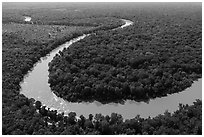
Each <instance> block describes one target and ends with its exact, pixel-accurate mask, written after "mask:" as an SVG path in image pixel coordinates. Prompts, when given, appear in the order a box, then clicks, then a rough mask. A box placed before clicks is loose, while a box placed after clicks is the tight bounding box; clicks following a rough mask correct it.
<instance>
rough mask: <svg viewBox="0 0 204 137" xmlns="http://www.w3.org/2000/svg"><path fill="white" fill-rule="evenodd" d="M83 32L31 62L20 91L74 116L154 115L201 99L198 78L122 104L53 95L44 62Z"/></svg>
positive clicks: (54, 108)
mask: <svg viewBox="0 0 204 137" xmlns="http://www.w3.org/2000/svg"><path fill="white" fill-rule="evenodd" d="M122 20H123V21H124V22H125V24H124V25H122V26H121V27H119V28H124V27H127V26H129V25H132V24H133V22H132V21H129V20H124V19H122ZM86 36H87V35H85V34H84V35H82V36H80V37H78V38H75V39H72V40H70V41H68V42H66V43H65V44H63V45H60V46H59V47H58V48H56V49H54V50H53V51H52V52H51V53H50V54H49V55H47V56H46V57H44V58H41V60H40V61H39V62H38V63H36V64H35V66H34V67H33V69H32V70H31V71H30V72H28V74H27V75H26V76H25V77H24V80H23V81H22V83H21V92H20V93H22V94H24V95H25V96H26V97H28V98H34V99H35V100H36V101H37V100H39V101H41V102H42V104H43V105H45V106H47V107H48V108H51V109H53V110H58V112H64V113H65V114H67V113H69V112H71V111H74V112H76V114H77V115H78V116H80V115H84V116H85V117H88V115H89V114H93V115H95V114H97V113H101V114H103V115H110V114H111V113H113V112H115V113H118V114H121V115H122V116H123V118H124V119H130V118H134V117H135V116H136V115H137V114H140V116H141V117H144V118H147V117H148V116H151V117H154V116H156V115H158V114H162V113H164V112H165V111H166V110H168V111H169V112H173V111H175V110H177V109H178V105H179V103H183V104H189V105H191V104H193V102H194V101H195V100H196V99H202V79H199V80H198V81H195V82H194V83H193V84H192V86H191V87H190V88H187V89H186V90H185V91H183V92H180V93H175V94H172V95H168V96H166V97H162V98H156V99H153V100H150V101H149V102H148V103H145V102H135V101H131V100H126V101H125V102H124V104H117V103H109V104H105V105H104V104H101V103H100V102H97V101H94V102H92V103H87V102H81V103H71V102H68V101H65V100H63V99H62V98H59V97H57V96H56V95H55V94H54V93H53V92H52V91H51V89H50V87H49V84H48V74H49V73H48V63H49V62H51V61H52V59H53V57H54V56H55V55H56V54H57V53H58V52H59V51H62V50H63V49H64V48H65V47H69V46H70V45H72V44H73V43H75V42H77V41H79V40H81V39H83V38H85V37H86Z"/></svg>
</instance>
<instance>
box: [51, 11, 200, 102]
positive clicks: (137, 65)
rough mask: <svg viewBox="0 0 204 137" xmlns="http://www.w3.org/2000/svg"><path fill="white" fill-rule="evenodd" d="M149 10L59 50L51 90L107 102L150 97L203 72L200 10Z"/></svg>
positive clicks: (181, 86) (73, 98)
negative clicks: (119, 26)
mask: <svg viewBox="0 0 204 137" xmlns="http://www.w3.org/2000/svg"><path fill="white" fill-rule="evenodd" d="M167 13H169V12H167ZM170 13H171V12H170ZM149 14H150V13H141V14H140V16H139V17H141V18H140V19H138V16H136V17H135V18H132V21H133V22H134V25H133V26H130V27H128V28H124V29H121V30H116V31H100V32H98V33H96V34H93V35H90V36H89V37H88V38H86V39H84V40H81V41H80V42H78V43H75V44H73V45H72V46H70V47H69V48H67V49H64V50H63V51H62V52H60V53H59V55H57V56H56V57H55V58H54V59H53V60H52V62H51V63H50V64H49V67H50V68H49V72H50V75H49V83H50V85H51V88H52V90H53V91H54V93H55V94H56V95H58V96H60V97H62V98H64V99H67V100H68V101H74V102H78V101H92V100H97V101H101V102H104V103H105V102H112V101H118V100H122V99H124V100H126V99H132V100H137V101H139V100H148V99H150V98H155V97H161V96H166V95H167V94H171V93H175V92H179V91H183V90H184V89H186V88H187V87H189V86H191V84H192V83H193V81H194V80H196V79H197V78H200V77H201V74H202V52H201V51H202V50H201V47H202V44H201V43H202V41H201V37H202V32H201V14H200V13H194V12H193V13H190V12H186V13H180V12H179V11H178V14H176V15H175V14H164V13H158V12H157V10H156V11H151V15H149ZM190 15H192V16H190Z"/></svg>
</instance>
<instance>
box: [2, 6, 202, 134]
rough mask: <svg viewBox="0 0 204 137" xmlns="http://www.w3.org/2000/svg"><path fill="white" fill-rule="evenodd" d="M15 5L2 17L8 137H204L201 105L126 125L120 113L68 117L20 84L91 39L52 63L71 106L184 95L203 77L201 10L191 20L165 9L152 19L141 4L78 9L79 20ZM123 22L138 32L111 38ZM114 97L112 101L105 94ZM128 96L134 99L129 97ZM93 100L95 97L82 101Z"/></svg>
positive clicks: (71, 14) (56, 10)
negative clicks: (39, 66)
mask: <svg viewBox="0 0 204 137" xmlns="http://www.w3.org/2000/svg"><path fill="white" fill-rule="evenodd" d="M11 4H12V3H11ZM14 4H15V8H9V6H7V3H3V13H2V24H3V25H2V134H4V135H7V134H10V135H11V134H30V135H31V134H33V135H35V134H38V135H39V134H56V135H57V134H82V135H83V134H202V101H201V100H197V101H195V102H194V104H193V105H190V106H189V105H182V104H180V105H179V109H178V110H177V111H175V112H174V113H172V114H171V113H169V112H166V113H164V114H161V115H158V116H157V117H154V118H150V117H149V118H147V119H144V118H141V117H140V116H136V117H135V118H132V119H129V120H123V118H122V116H121V115H120V114H116V113H112V114H111V115H110V116H108V115H107V116H103V115H101V114H96V115H95V116H93V115H92V114H90V115H89V117H87V118H85V117H84V116H83V115H81V116H80V118H76V113H74V112H70V113H69V115H68V116H65V115H64V114H63V113H62V114H59V113H57V111H56V110H55V111H54V110H50V109H46V107H45V106H43V105H42V103H41V102H39V101H37V100H34V99H32V98H30V99H28V98H27V97H25V96H24V95H23V94H20V82H21V81H22V80H23V78H24V76H25V74H27V73H28V71H29V70H30V69H32V67H33V66H34V64H35V63H36V62H37V61H39V59H40V58H41V57H43V56H46V54H48V53H49V52H50V51H51V50H53V49H54V48H56V47H57V46H59V45H60V44H62V43H64V42H66V41H68V40H70V39H72V38H75V37H77V36H79V35H81V34H83V33H91V32H95V34H94V35H90V36H89V37H87V38H86V39H84V40H82V41H80V42H78V43H76V44H74V45H72V46H71V47H69V48H68V49H65V50H64V51H62V52H60V53H59V55H57V56H56V57H55V58H54V60H53V61H52V62H51V63H50V69H49V71H50V80H49V82H50V83H51V88H52V89H53V91H54V92H55V93H56V95H58V96H62V95H63V96H64V98H66V99H67V100H70V101H81V100H88V101H90V100H93V99H95V100H100V98H99V97H98V96H101V97H102V98H101V101H105V102H107V101H108V102H109V101H114V100H118V99H119V100H120V99H128V98H129V99H135V100H138V99H139V100H146V99H149V98H154V97H158V96H163V95H165V94H166V93H173V92H179V91H182V90H183V89H185V88H186V87H189V86H191V84H192V81H193V80H196V79H197V78H199V77H201V73H202V72H201V70H202V64H201V62H202V57H201V46H202V45H201V35H202V31H201V24H202V18H201V10H200V9H201V8H200V6H199V7H198V8H197V9H194V8H193V9H194V10H188V12H187V13H186V10H184V11H183V8H184V7H185V4H184V7H183V8H177V11H175V10H172V9H171V10H170V11H168V8H167V9H165V8H166V7H165V6H164V9H163V10H164V11H165V12H162V13H163V14H162V13H161V12H160V11H157V10H155V11H154V12H152V11H151V8H149V7H148V6H147V7H148V8H147V9H148V10H147V11H143V10H142V9H143V8H139V7H140V6H136V7H137V9H136V8H135V7H134V6H133V5H137V4H131V5H130V4H127V5H126V6H122V5H120V6H114V4H113V6H107V7H106V8H107V9H104V8H103V6H98V7H97V6H96V7H94V6H89V4H87V5H86V4H85V5H84V4H82V5H80V4H79V5H78V6H77V8H78V9H83V5H84V9H83V10H85V11H84V12H76V11H75V12H73V11H72V10H75V8H73V7H75V6H73V7H69V6H68V5H72V4H65V5H63V4H62V5H61V6H58V8H56V7H57V6H56V5H55V6H53V7H55V8H53V7H52V8H51V9H49V8H45V7H47V5H46V4H45V5H43V4H40V5H39V4H36V5H37V6H36V5H35V4H33V5H32V4H27V8H22V7H21V6H20V7H18V6H19V5H22V3H19V5H18V4H16V3H14ZM24 4H25V5H26V3H24ZM25 5H24V6H25ZM30 5H31V7H29V6H30ZM50 5H52V4H50ZM73 5H74V4H73ZM66 6H68V9H70V10H71V11H72V12H69V14H68V13H66V12H62V10H63V8H66ZM25 7H26V6H25ZM87 7H91V8H87ZM99 7H100V8H99ZM116 7H118V8H116ZM127 7H130V8H127ZM150 7H151V6H150ZM173 7H174V6H173ZM190 7H191V6H190ZM196 7H197V6H196ZM156 9H158V10H161V9H160V8H156ZM184 9H185V8H184ZM188 9H191V8H188ZM178 10H180V12H178ZM167 13H168V14H167ZM155 14H156V16H155ZM190 15H191V16H190ZM24 16H31V17H32V20H33V24H31V23H27V22H25V21H23V19H24ZM120 18H127V19H130V20H132V21H134V26H132V27H128V28H124V29H121V30H115V31H108V29H110V28H115V27H117V26H120V25H121V24H122V23H123V22H121V21H120V20H119V19H120ZM105 20H106V21H105ZM172 22H173V23H172ZM165 23H166V24H165ZM68 25H71V26H68ZM73 25H74V26H73ZM76 26H77V27H76ZM79 30H80V31H79ZM48 33H52V37H49V35H48ZM99 47H100V48H99ZM121 51H123V52H121ZM96 53H97V54H96ZM60 63H62V65H61V64H60ZM65 63H66V64H65ZM63 74H66V75H63ZM82 74H83V75H82ZM108 76H109V77H108ZM55 77H57V79H55ZM87 77H89V79H88V78H87ZM170 77H171V78H170ZM109 79H111V80H109ZM167 79H168V80H171V81H168V82H166V81H165V80H167ZM80 80H82V81H80ZM100 81H101V82H103V83H99V82H100ZM67 83H69V84H71V85H72V89H74V90H72V89H70V88H68V87H67V86H68V85H67ZM83 84H85V85H83ZM138 84H139V85H138ZM90 85H95V86H90ZM59 86H61V87H63V88H60V90H61V91H59ZM167 87H168V88H167ZM75 89H77V90H75ZM70 91H71V92H70ZM101 91H102V92H101ZM107 91H108V92H109V93H110V98H108V96H107V95H105V94H104V93H107ZM124 91H128V92H127V93H126V94H129V95H125V96H123V97H122V96H121V94H122V95H124V94H125V92H124ZM138 91H139V92H138ZM151 91H152V92H151ZM162 91H164V92H162ZM84 93H85V94H84ZM90 93H91V94H92V95H93V96H87V97H88V98H83V97H82V96H81V95H82V94H84V95H87V94H90ZM144 93H145V94H144ZM113 96H114V97H113Z"/></svg>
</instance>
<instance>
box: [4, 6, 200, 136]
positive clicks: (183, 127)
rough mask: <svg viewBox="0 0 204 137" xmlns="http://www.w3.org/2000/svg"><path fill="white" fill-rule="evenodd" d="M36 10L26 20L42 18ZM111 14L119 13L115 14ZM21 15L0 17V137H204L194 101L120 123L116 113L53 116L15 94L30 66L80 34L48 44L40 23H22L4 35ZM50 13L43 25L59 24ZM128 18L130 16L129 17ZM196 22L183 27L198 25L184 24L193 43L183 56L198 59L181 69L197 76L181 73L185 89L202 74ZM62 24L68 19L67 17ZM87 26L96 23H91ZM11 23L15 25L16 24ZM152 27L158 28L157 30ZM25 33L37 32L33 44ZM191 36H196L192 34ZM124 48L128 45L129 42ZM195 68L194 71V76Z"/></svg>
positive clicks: (11, 13) (131, 13) (11, 12)
mask: <svg viewBox="0 0 204 137" xmlns="http://www.w3.org/2000/svg"><path fill="white" fill-rule="evenodd" d="M3 8H4V6H3ZM113 9H114V8H113ZM125 9H126V8H125ZM184 9H185V8H184ZM7 10H9V12H5V11H7ZM35 10H36V9H35V8H33V9H32V12H33V13H30V16H31V15H32V14H34V13H37V14H35V15H36V16H37V15H38V16H39V17H40V14H41V13H40V12H35ZM114 10H115V11H117V10H116V9H114ZM114 10H113V11H114ZM25 11H27V10H26V9H24V10H18V9H13V10H12V9H6V10H3V18H2V20H3V23H2V24H3V26H2V29H3V30H2V134H3V135H8V134H9V135H12V134H13V135H14V134H19V135H20V134H30V135H31V134H32V135H35V134H38V135H42V134H52V135H53V134H55V135H59V134H72V135H73V134H82V135H83V134H202V101H201V100H197V101H195V102H194V104H193V105H190V106H189V105H179V110H177V111H175V112H174V113H172V114H170V113H168V112H166V113H165V114H163V115H159V116H157V117H155V118H147V119H143V118H140V117H139V116H136V117H135V118H133V119H130V120H126V121H123V118H122V116H121V115H120V114H116V113H112V114H111V116H102V115H101V114H96V115H95V116H93V115H92V114H90V115H89V117H88V118H85V117H83V116H80V119H78V120H77V119H76V113H74V112H70V113H69V115H68V116H64V114H63V113H62V114H57V111H56V110H55V111H54V110H49V109H48V110H46V109H45V108H46V107H45V106H42V105H41V102H39V101H35V100H34V99H32V98H31V99H28V98H27V97H25V96H24V95H22V94H20V93H19V91H20V85H19V84H20V82H21V81H22V80H23V78H24V75H25V74H27V72H28V71H29V70H30V69H31V68H32V67H33V65H34V64H35V63H36V62H37V61H38V60H39V59H40V58H41V57H43V56H45V55H46V54H48V53H49V52H50V51H51V50H53V49H54V48H55V47H57V46H58V45H60V44H62V43H64V42H65V41H68V40H70V39H72V38H74V37H77V36H79V35H81V34H82V33H79V32H77V33H75V32H74V31H73V32H71V33H70V35H68V36H67V35H66V36H63V35H62V37H61V38H57V39H54V40H53V39H51V40H48V41H46V37H47V36H46V37H44V35H47V34H43V33H38V32H40V31H39V30H40V29H41V28H40V27H42V26H40V24H38V25H37V27H39V28H35V27H36V26H34V27H33V26H32V25H31V24H23V25H22V24H18V25H17V26H21V25H22V26H21V29H19V30H15V29H14V30H13V31H12V30H11V32H10V31H8V30H7V31H5V28H6V25H12V23H11V22H13V20H16V19H17V20H18V19H20V18H18V17H21V16H22V17H23V16H24V14H26V15H27V13H26V12H25ZM94 11H95V10H94ZM29 12H30V11H29ZM117 12H118V11H117ZM117 12H116V13H115V14H117ZM53 13H54V12H53V11H52V12H49V10H48V9H46V11H44V12H43V13H42V14H43V15H44V14H45V15H47V16H46V17H48V18H46V19H45V20H48V21H53V20H52V19H53V18H56V17H58V18H57V19H56V20H59V16H55V15H56V14H53ZM87 13H88V11H87ZM89 13H92V14H91V16H93V18H97V16H99V15H100V14H101V11H99V12H93V11H92V12H90V11H89ZM118 13H121V11H119V12H118ZM123 13H124V12H123ZM127 13H128V14H129V15H127ZM192 13H194V12H192ZM192 13H185V12H184V13H182V14H184V15H187V14H192ZM94 14H97V16H96V17H95V16H94ZM106 14H108V13H105V12H104V15H106ZM197 14H198V15H200V11H199V12H196V15H197ZM57 15H59V14H57ZM69 15H70V14H69ZM72 15H73V16H76V17H77V16H82V15H81V14H79V15H78V14H72ZM143 15H151V12H149V13H145V14H143ZM73 16H72V17H73ZM120 16H121V17H122V18H125V17H127V19H130V20H131V18H133V16H135V17H139V18H138V21H141V19H142V18H144V16H140V15H139V14H138V15H137V14H136V12H135V11H134V10H133V9H129V10H128V12H126V13H124V15H120ZM120 16H118V15H117V16H116V15H115V16H114V15H113V17H116V18H118V17H120ZM128 16H129V17H128ZM151 16H152V15H151ZM13 17H16V18H13ZM31 17H32V16H31ZM49 17H51V19H49ZM110 17H111V15H110ZM121 17H120V18H121ZM188 17H189V16H188ZM199 17H200V16H198V17H197V16H192V18H191V21H190V20H188V18H187V22H188V21H189V22H190V23H197V24H196V25H194V27H192V26H189V24H188V23H187V24H186V25H187V26H188V27H190V28H191V27H192V28H191V29H192V30H189V32H190V34H192V36H193V37H192V36H191V38H193V39H190V40H192V41H190V43H191V45H190V46H189V47H186V51H187V53H186V54H188V52H189V51H191V50H193V51H195V52H193V53H196V55H194V54H192V55H193V56H192V57H191V56H189V59H191V58H194V56H196V59H195V60H194V61H195V64H194V63H193V64H192V66H184V68H185V67H187V68H188V67H190V68H191V67H192V69H190V70H193V72H197V73H193V74H192V75H190V76H189V75H188V74H189V73H190V72H186V73H187V74H185V76H186V77H187V78H188V79H187V83H188V84H189V82H188V81H189V78H190V79H193V80H194V79H197V77H201V75H200V74H201V70H200V64H199V63H201V62H202V59H201V57H200V54H201V47H200V46H201V39H199V37H200V36H201V28H200V27H201V26H200V25H201V23H200V21H201V19H200V18H199ZM32 18H33V17H32ZM73 18H74V17H73ZM197 18H198V20H197ZM182 19H184V18H182ZM64 20H66V18H65V19H64ZM143 21H144V20H143ZM14 22H15V21H14ZM16 22H17V21H16ZM91 22H94V19H93V20H92V21H91ZM136 22H137V21H136ZM161 22H162V21H161ZM20 23H21V22H20ZM60 23H61V22H60ZM14 24H15V25H16V23H14ZM97 24H98V22H97ZM110 24H112V25H113V26H114V27H115V25H116V26H117V25H118V23H116V24H115V23H113V22H111V23H110ZM119 24H120V23H119ZM138 24H142V23H141V22H138V23H137V25H138ZM4 25H5V26H4ZM24 25H25V26H27V25H28V26H27V27H25V26H24ZM29 25H31V26H32V27H29ZM55 25H56V24H55ZM58 25H59V24H58ZM143 25H144V27H142V26H141V25H138V28H139V30H138V31H140V32H146V31H147V30H148V29H147V30H145V28H146V27H147V28H148V26H147V24H146V25H145V24H143ZM92 27H93V26H92ZM155 27H156V28H157V26H155ZM155 27H153V28H155ZM183 27H184V28H185V27H186V26H183ZM9 28H10V27H9ZM24 28H25V29H24ZM105 28H108V29H110V28H112V27H111V25H110V26H106V27H105ZM29 29H31V30H33V31H34V30H35V29H37V30H38V31H36V32H35V34H36V35H35V37H36V39H31V38H30V37H27V36H29V35H30V34H31V31H30V30H29ZM46 29H47V30H48V31H49V29H51V28H49V27H47V28H46ZM53 29H54V30H55V27H54V28H52V29H51V30H53ZM129 29H131V28H129ZM182 29H183V28H182ZM22 30H24V31H25V33H21V32H22ZM127 30H128V29H127ZM90 31H91V32H92V31H93V30H92V29H90V28H88V30H87V29H86V28H84V30H83V33H90ZM130 31H131V30H130ZM138 31H137V32H138ZM46 32H47V31H46ZM115 32H116V31H115ZM118 32H120V33H123V29H122V30H118ZM29 33H30V34H29ZM96 33H97V35H96V36H95V37H96V38H97V39H98V36H100V37H101V38H103V34H107V32H106V31H96ZM108 33H109V34H112V33H114V32H111V31H108ZM182 33H183V32H181V35H182ZM195 33H196V35H194V34H195ZM20 34H21V35H20ZM66 34H68V32H66ZM107 35H108V34H107ZM135 35H136V34H135ZM39 36H42V39H39ZM118 36H120V37H123V36H122V35H118ZM91 37H92V36H91ZM100 37H99V38H100ZM135 37H136V36H134V38H135ZM89 38H90V37H89ZM116 38H117V36H116ZM125 39H126V37H125ZM138 39H141V40H142V41H143V40H145V39H149V37H148V36H146V35H144V34H143V35H142V36H141V35H140V36H138ZM130 40H131V38H130ZM163 40H164V41H162V42H165V39H163ZM188 40H189V39H188V38H187V39H185V40H184V43H183V44H185V42H186V43H188V42H189V41H188ZM43 41H44V42H43ZM82 41H83V42H85V41H86V40H82ZM90 42H95V41H93V40H91V41H90ZM106 42H108V41H106ZM171 42H173V41H171ZM180 42H183V40H181V41H180ZM107 44H108V43H107ZM118 44H119V43H118ZM130 44H131V42H130ZM79 45H80V44H79ZM127 45H129V44H128V43H127ZM139 45H141V44H139ZM75 46H77V44H75V45H73V46H72V47H75ZM141 46H145V45H144V44H142V45H141ZM119 47H120V46H119ZM130 47H131V46H130ZM194 49H195V50H194ZM177 50H178V52H180V50H181V49H177ZM99 53H100V52H99ZM61 54H64V53H63V52H62V53H60V55H61ZM186 54H183V56H185V57H186ZM124 57H126V56H124ZM55 59H56V58H55ZM145 60H146V59H145ZM184 61H186V60H184ZM133 64H134V61H133ZM136 67H137V65H136ZM142 67H144V66H142ZM194 69H195V70H196V71H194ZM142 76H143V74H142ZM194 77H196V78H194ZM178 79H179V76H178Z"/></svg>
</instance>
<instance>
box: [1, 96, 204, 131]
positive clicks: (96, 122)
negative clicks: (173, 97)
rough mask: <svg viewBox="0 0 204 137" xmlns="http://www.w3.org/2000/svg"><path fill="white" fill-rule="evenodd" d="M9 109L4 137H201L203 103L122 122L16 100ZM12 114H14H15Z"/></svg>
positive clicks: (118, 117)
mask: <svg viewBox="0 0 204 137" xmlns="http://www.w3.org/2000/svg"><path fill="white" fill-rule="evenodd" d="M16 99H17V100H16V101H15V102H14V104H13V105H12V107H11V108H9V109H4V111H2V112H3V114H9V116H10V117H5V116H4V117H3V125H2V132H3V134H4V135H6V134H11V135H17V134H18V135H19V134H21V135H23V134H29V135H59V134H60V135H76V134H77V135H86V134H89V135H91V134H95V135H106V134H108V135H111V134H127V135H153V134H154V135H155V134H160V135H164V134H166V135H168V134H169V135H176V134H180V135H187V134H188V135H189V134H197V135H201V134H202V111H201V110H202V101H200V100H197V101H196V102H194V104H193V105H191V106H188V105H182V104H180V105H179V110H177V111H175V112H174V113H173V114H171V113H169V112H168V111H166V112H165V113H164V114H162V115H159V116H156V117H155V118H150V117H149V118H146V119H145V118H141V117H140V116H139V115H137V116H136V117H135V118H132V119H128V120H124V119H123V117H122V116H121V115H120V114H116V113H112V114H111V116H108V115H106V116H103V115H101V114H96V115H95V116H93V115H92V114H90V115H89V117H88V118H85V117H84V116H83V115H81V116H80V117H79V118H76V113H74V112H70V113H69V114H68V116H64V114H63V113H60V114H57V111H53V110H49V109H46V107H45V106H42V105H41V103H40V102H39V101H36V102H34V100H33V99H27V98H25V97H24V96H18V97H17V98H16ZM12 112H16V113H15V114H14V113H12Z"/></svg>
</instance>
